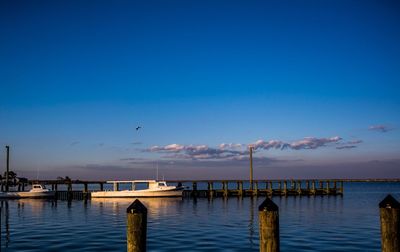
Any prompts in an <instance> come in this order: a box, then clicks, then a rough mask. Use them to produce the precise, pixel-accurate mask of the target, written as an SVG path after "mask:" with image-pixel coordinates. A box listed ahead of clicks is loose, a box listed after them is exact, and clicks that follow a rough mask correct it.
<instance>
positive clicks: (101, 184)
mask: <svg viewBox="0 0 400 252" xmlns="http://www.w3.org/2000/svg"><path fill="white" fill-rule="evenodd" d="M100 191H104V185H103V183H100Z"/></svg>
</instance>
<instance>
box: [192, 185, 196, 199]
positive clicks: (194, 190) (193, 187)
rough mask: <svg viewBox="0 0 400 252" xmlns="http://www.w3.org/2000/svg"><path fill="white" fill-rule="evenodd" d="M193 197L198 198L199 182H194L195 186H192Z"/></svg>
mask: <svg viewBox="0 0 400 252" xmlns="http://www.w3.org/2000/svg"><path fill="white" fill-rule="evenodd" d="M192 196H193V197H197V182H196V181H193V185H192Z"/></svg>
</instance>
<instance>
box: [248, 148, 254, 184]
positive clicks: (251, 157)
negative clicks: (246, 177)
mask: <svg viewBox="0 0 400 252" xmlns="http://www.w3.org/2000/svg"><path fill="white" fill-rule="evenodd" d="M249 148H250V190H253V149H254V147H253V146H250V147H249Z"/></svg>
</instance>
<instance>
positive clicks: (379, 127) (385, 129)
mask: <svg viewBox="0 0 400 252" xmlns="http://www.w3.org/2000/svg"><path fill="white" fill-rule="evenodd" d="M368 129H369V130H372V131H377V132H382V133H386V132H388V131H391V130H392V128H389V127H388V126H386V125H382V124H380V125H372V126H369V128H368Z"/></svg>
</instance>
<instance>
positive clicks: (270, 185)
mask: <svg viewBox="0 0 400 252" xmlns="http://www.w3.org/2000/svg"><path fill="white" fill-rule="evenodd" d="M268 187H269V188H268V189H269V193H270V194H271V195H272V193H273V190H272V181H269V182H268Z"/></svg>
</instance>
